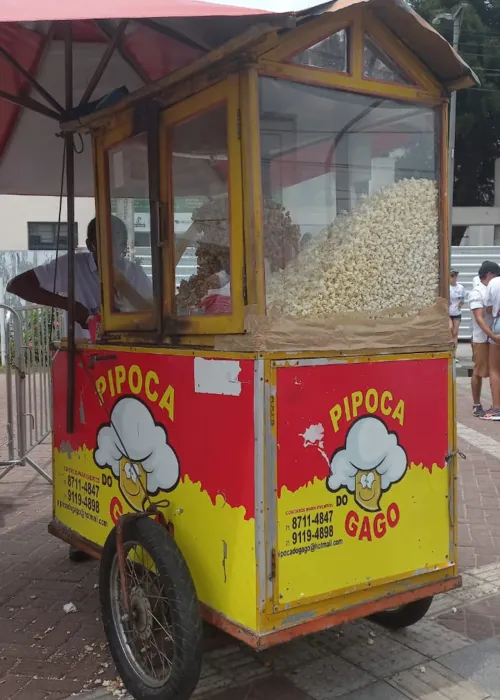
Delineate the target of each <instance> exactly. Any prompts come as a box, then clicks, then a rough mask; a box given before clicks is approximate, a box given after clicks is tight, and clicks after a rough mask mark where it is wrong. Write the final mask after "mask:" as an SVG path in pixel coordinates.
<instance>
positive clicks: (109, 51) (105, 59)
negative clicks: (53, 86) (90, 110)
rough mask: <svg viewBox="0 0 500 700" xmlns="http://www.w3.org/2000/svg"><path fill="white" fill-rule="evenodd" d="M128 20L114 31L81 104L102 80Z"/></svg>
mask: <svg viewBox="0 0 500 700" xmlns="http://www.w3.org/2000/svg"><path fill="white" fill-rule="evenodd" d="M128 22H129V21H128V19H122V20H120V22H119V23H118V25H117V27H116V30H115V31H114V33H113V36H112V37H111V39H110V40H109V43H108V45H107V46H106V50H105V51H104V53H103V55H102V56H101V60H100V61H99V63H98V65H97V68H96V69H95V71H94V75H93V76H92V77H91V79H90V80H89V83H88V85H87V87H86V88H85V92H84V93H83V95H82V99H81V100H80V106H81V105H85V104H87V102H88V101H89V100H90V98H91V97H92V95H93V93H94V90H95V89H96V87H97V86H98V85H99V81H100V80H101V78H102V76H103V73H104V71H105V70H106V68H107V67H108V64H109V62H110V60H111V58H112V56H113V54H114V52H115V49H116V47H117V45H118V43H119V42H120V41H121V39H122V37H123V35H124V33H125V29H126V28H127V24H128Z"/></svg>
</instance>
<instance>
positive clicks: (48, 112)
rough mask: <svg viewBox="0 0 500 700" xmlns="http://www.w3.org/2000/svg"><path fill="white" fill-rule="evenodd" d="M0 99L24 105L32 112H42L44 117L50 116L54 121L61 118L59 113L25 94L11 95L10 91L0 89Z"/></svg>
mask: <svg viewBox="0 0 500 700" xmlns="http://www.w3.org/2000/svg"><path fill="white" fill-rule="evenodd" d="M0 99H1V100H6V101H7V102H12V104H15V105H18V106H19V107H26V109H31V110H32V111H33V112H38V114H43V116H44V117H50V118H51V119H55V120H56V121H60V120H61V115H60V114H58V113H57V112H54V110H52V109H50V108H49V107H46V106H45V105H44V104H42V103H41V102H38V100H34V99H33V98H32V97H28V96H27V95H24V96H21V95H11V94H10V92H5V91H4V90H0Z"/></svg>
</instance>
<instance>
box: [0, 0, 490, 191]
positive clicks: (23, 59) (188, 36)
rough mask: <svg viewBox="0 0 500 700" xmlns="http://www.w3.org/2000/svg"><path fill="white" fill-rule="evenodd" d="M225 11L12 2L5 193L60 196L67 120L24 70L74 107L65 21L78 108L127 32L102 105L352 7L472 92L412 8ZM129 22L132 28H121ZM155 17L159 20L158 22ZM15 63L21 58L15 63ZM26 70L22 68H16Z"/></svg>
mask: <svg viewBox="0 0 500 700" xmlns="http://www.w3.org/2000/svg"><path fill="white" fill-rule="evenodd" d="M242 1H243V2H245V3H248V4H252V5H253V7H252V8H249V7H245V6H242V5H235V4H226V5H224V4H216V3H211V2H204V1H202V0H175V2H174V0H142V2H137V0H86V2H82V1H81V0H78V2H76V0H67V1H66V2H64V3H63V2H61V1H60V0H44V2H43V3H42V2H40V1H39V0H25V2H22V3H20V2H18V0H4V2H2V3H1V7H0V68H1V70H0V194H31V195H57V194H59V188H60V179H61V165H62V154H63V147H62V139H56V138H54V136H55V134H57V132H58V131H59V123H58V122H59V121H64V114H63V111H64V110H63V109H62V108H61V113H59V114H57V112H54V104H53V103H50V102H47V99H46V98H44V97H42V96H41V95H40V93H39V91H38V92H37V90H36V89H34V88H33V87H32V86H31V85H30V83H29V81H28V80H27V79H26V78H25V77H23V75H22V74H21V73H20V71H19V66H21V67H22V69H24V71H27V72H28V73H30V74H31V75H32V76H35V77H36V79H37V81H38V82H39V83H40V84H41V85H42V86H43V88H45V90H46V91H47V92H48V93H50V95H51V96H52V98H54V100H55V102H56V104H59V105H64V104H65V97H64V85H65V79H64V46H63V25H62V21H63V20H67V21H71V23H72V34H73V42H74V44H73V68H74V103H75V104H78V102H79V101H80V99H81V97H82V95H83V94H84V92H85V89H86V87H87V85H88V83H89V80H90V79H91V77H92V76H93V74H94V71H95V69H96V67H97V65H98V64H99V61H100V59H101V57H102V55H103V53H104V51H105V50H106V45H107V44H108V42H109V40H110V37H113V35H114V34H115V32H116V30H117V27H119V26H122V28H123V33H122V35H121V38H120V40H119V42H118V44H117V48H116V49H115V51H114V53H113V56H112V58H111V60H110V62H109V64H108V66H107V68H106V70H105V72H104V74H103V75H102V77H101V79H100V82H99V84H98V87H97V89H96V90H95V93H94V95H93V97H100V96H102V95H105V94H107V93H109V92H111V91H112V90H114V89H116V88H117V87H119V86H126V87H127V89H128V90H129V91H130V92H135V91H137V90H138V89H139V88H141V87H142V86H144V84H148V83H151V82H154V81H156V80H158V79H159V78H161V77H164V76H165V75H169V74H172V73H174V72H175V71H177V70H178V69H180V68H182V67H185V66H187V65H189V64H190V63H193V62H194V61H195V60H197V59H199V58H200V57H201V56H203V55H205V54H207V53H208V52H209V51H211V50H212V49H214V48H217V47H220V46H222V45H223V44H225V43H227V42H228V41H230V40H231V39H234V38H235V37H237V36H239V35H241V34H243V33H244V32H248V30H252V29H254V30H255V31H256V32H259V31H262V32H264V31H266V30H267V29H269V28H271V27H272V26H287V25H288V26H290V20H291V21H292V22H294V21H301V20H302V19H304V18H305V17H307V16H310V15H317V14H322V13H324V12H340V11H342V10H345V9H346V8H348V7H352V6H363V5H366V6H369V7H370V8H371V10H372V11H373V12H374V13H375V14H376V15H377V16H378V17H379V18H380V19H381V20H382V21H383V22H384V23H385V24H386V25H387V26H388V27H389V28H390V29H391V30H392V31H393V32H394V33H395V34H396V35H397V36H398V37H399V39H400V40H401V41H402V42H403V43H404V44H406V45H407V46H408V47H409V48H410V49H411V50H412V51H413V52H414V53H415V54H416V55H417V56H418V57H419V58H420V59H421V60H422V61H423V63H425V64H426V65H427V66H428V67H429V69H430V70H431V72H432V73H433V74H434V75H435V76H436V77H437V78H438V79H439V80H440V81H441V82H442V83H444V84H446V85H449V86H451V85H454V84H455V83H456V84H459V85H460V86H464V85H472V84H473V83H474V82H475V81H477V79H476V76H475V75H474V73H473V72H472V70H471V69H470V68H469V67H468V66H467V65H466V63H465V62H464V61H462V59H461V58H460V57H459V56H458V54H457V53H456V52H455V51H454V50H453V49H452V47H451V46H450V45H449V44H448V43H447V42H446V41H445V40H444V39H443V37H441V36H440V34H439V33H438V32H436V30H435V29H434V28H433V27H431V26H430V25H429V24H428V23H426V22H425V21H424V20H422V19H421V18H420V17H419V16H418V15H417V14H416V13H415V12H414V11H413V10H412V9H411V7H410V6H409V5H407V4H406V3H405V2H404V1H403V0H338V1H337V2H334V3H327V4H324V5H320V6H316V7H313V8H309V9H307V10H302V11H300V12H289V13H270V12H266V11H265V10H264V9H263V8H264V7H265V6H266V5H268V2H265V0H242ZM123 18H127V19H128V22H127V24H126V26H125V22H123V21H120V20H122V19H123ZM152 18H154V19H152ZM12 59H13V60H12ZM16 63H17V64H18V66H17V67H16V65H15V64H16ZM9 96H13V97H14V98H22V99H25V98H26V97H29V98H33V99H36V100H38V102H39V104H42V105H43V106H44V107H45V108H46V109H47V111H50V110H52V111H53V115H52V116H53V117H54V116H55V117H56V118H51V117H50V116H44V115H42V114H40V113H37V112H34V111H31V110H30V109H27V108H25V107H20V106H19V105H16V104H13V102H12V100H9ZM82 139H83V142H82V148H81V149H79V150H82V153H80V154H79V155H77V157H76V178H75V186H76V195H77V196H93V177H92V172H93V170H92V159H91V146H90V142H89V141H88V137H86V136H83V137H82Z"/></svg>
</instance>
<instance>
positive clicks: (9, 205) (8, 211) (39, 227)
mask: <svg viewBox="0 0 500 700" xmlns="http://www.w3.org/2000/svg"><path fill="white" fill-rule="evenodd" d="M94 216H95V206H94V200H93V199H92V198H79V199H76V200H75V221H76V223H77V226H78V245H80V246H83V245H85V238H86V231H87V224H88V223H89V221H90V220H91V219H92V218H93V217H94ZM0 218H1V221H2V227H1V230H0V250H1V251H4V250H10V251H14V250H15V251H24V250H55V248H56V235H57V222H58V219H59V197H21V196H15V195H1V196H0ZM61 222H62V224H64V225H62V226H61V244H62V243H63V242H64V239H65V237H66V233H67V229H66V222H67V214H66V200H65V199H63V202H62V211H61ZM63 247H66V246H63V245H61V248H63Z"/></svg>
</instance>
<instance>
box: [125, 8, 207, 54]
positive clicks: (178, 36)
mask: <svg viewBox="0 0 500 700" xmlns="http://www.w3.org/2000/svg"><path fill="white" fill-rule="evenodd" d="M135 22H137V24H142V25H143V26H144V27H148V29H152V30H153V31H154V32H158V34H163V35H164V36H167V37H168V38H169V39H175V40H176V41H180V42H181V43H183V44H186V46H190V47H191V48H192V49H196V50H197V51H203V53H207V51H209V49H208V48H207V47H206V46H203V45H202V44H199V43H198V42H197V41H194V39H191V38H190V37H188V36H187V35H186V34H183V33H182V32H179V31H177V29H172V27H168V26H167V25H165V24H160V23H159V22H156V21H155V20H154V19H148V18H147V17H141V18H140V19H136V20H135Z"/></svg>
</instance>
